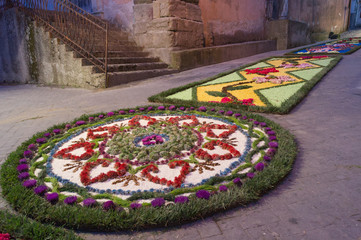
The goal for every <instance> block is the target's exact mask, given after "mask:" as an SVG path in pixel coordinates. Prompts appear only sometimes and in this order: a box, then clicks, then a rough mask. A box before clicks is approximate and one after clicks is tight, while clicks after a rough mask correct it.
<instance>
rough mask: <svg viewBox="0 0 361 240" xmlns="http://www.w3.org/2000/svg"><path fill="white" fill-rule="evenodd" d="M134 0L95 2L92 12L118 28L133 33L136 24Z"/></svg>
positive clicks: (96, 0)
mask: <svg viewBox="0 0 361 240" xmlns="http://www.w3.org/2000/svg"><path fill="white" fill-rule="evenodd" d="M133 6H134V0H93V3H92V12H93V13H94V14H95V15H99V16H101V17H103V18H105V19H107V20H109V21H110V22H111V23H112V24H114V25H116V26H117V27H120V28H122V29H123V30H125V31H127V32H132V30H133V24H134V14H133Z"/></svg>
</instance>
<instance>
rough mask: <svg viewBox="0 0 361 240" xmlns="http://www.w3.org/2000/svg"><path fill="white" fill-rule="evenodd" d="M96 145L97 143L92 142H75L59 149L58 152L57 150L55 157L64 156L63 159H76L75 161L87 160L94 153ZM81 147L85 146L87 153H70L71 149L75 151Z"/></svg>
mask: <svg viewBox="0 0 361 240" xmlns="http://www.w3.org/2000/svg"><path fill="white" fill-rule="evenodd" d="M94 146H95V143H90V142H82V143H75V144H73V145H71V146H70V147H68V148H64V149H62V150H59V151H58V152H56V153H55V154H54V155H53V157H58V158H63V159H71V160H75V161H79V160H86V159H89V158H90V157H91V156H93V155H94V150H93V147H94ZM79 148H84V149H85V153H83V154H81V155H80V156H76V155H73V154H71V153H70V152H71V151H74V150H76V149H79Z"/></svg>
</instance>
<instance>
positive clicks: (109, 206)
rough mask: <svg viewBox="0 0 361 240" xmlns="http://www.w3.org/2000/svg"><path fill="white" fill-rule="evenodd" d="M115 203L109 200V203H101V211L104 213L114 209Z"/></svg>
mask: <svg viewBox="0 0 361 240" xmlns="http://www.w3.org/2000/svg"><path fill="white" fill-rule="evenodd" d="M115 207H116V206H115V203H114V202H113V201H111V200H109V201H106V202H104V203H103V209H104V210H105V211H108V210H111V209H115Z"/></svg>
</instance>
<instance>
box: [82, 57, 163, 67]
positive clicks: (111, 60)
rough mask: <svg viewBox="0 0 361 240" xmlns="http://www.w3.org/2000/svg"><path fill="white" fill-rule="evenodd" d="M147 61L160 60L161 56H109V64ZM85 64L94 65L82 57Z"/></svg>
mask: <svg viewBox="0 0 361 240" xmlns="http://www.w3.org/2000/svg"><path fill="white" fill-rule="evenodd" d="M146 62H159V58H154V57H119V58H108V64H126V63H146ZM82 65H83V66H91V65H93V64H92V63H90V62H89V61H88V60H87V59H85V58H83V59H82Z"/></svg>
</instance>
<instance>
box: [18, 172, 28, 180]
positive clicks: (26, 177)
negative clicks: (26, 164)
mask: <svg viewBox="0 0 361 240" xmlns="http://www.w3.org/2000/svg"><path fill="white" fill-rule="evenodd" d="M29 177H30V175H29V173H28V172H22V173H20V174H19V175H18V179H19V180H25V179H28V178H29Z"/></svg>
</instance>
